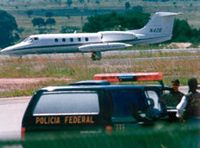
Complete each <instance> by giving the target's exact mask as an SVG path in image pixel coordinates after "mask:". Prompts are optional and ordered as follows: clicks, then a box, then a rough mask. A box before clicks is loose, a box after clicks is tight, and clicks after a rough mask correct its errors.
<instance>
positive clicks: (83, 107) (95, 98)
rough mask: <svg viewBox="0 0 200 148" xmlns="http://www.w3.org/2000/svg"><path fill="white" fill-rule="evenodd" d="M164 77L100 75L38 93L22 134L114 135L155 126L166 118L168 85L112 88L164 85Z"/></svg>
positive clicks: (128, 74)
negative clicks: (163, 103)
mask: <svg viewBox="0 0 200 148" xmlns="http://www.w3.org/2000/svg"><path fill="white" fill-rule="evenodd" d="M162 77H163V75H162V73H159V72H155V73H125V74H117V73H116V74H115V73H114V74H96V75H95V76H94V80H89V81H80V82H76V83H73V84H70V85H67V86H49V87H46V88H42V89H39V90H37V91H36V92H35V93H34V95H33V96H32V98H31V100H30V102H29V104H28V107H27V109H26V111H25V114H24V117H23V120H22V128H21V134H22V139H24V137H25V133H29V132H36V131H63V130H64V131H73V130H76V131H77V130H78V131H81V132H89V131H100V132H103V131H113V130H119V128H120V129H123V130H125V129H126V127H130V126H138V124H141V125H151V124H153V123H154V121H153V119H154V118H157V117H159V116H162V113H163V111H162V107H161V104H160V103H159V98H160V96H161V95H162V90H163V89H169V87H165V86H164V85H133V84H111V83H110V82H120V81H121V82H123V81H160V82H161V83H160V84H162Z"/></svg>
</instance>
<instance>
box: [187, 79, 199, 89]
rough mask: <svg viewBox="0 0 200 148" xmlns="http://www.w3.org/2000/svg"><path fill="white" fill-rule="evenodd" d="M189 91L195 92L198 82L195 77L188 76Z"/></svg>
mask: <svg viewBox="0 0 200 148" xmlns="http://www.w3.org/2000/svg"><path fill="white" fill-rule="evenodd" d="M188 86H189V92H196V89H197V87H198V82H197V79H196V78H190V79H189V80H188Z"/></svg>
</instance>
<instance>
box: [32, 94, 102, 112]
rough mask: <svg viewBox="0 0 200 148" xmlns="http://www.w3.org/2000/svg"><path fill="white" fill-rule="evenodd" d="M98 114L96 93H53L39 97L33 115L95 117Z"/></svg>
mask: <svg viewBox="0 0 200 148" xmlns="http://www.w3.org/2000/svg"><path fill="white" fill-rule="evenodd" d="M99 112H100V109H99V98H98V94H97V93H96V92H60V93H59V92H55V93H44V94H43V95H41V97H40V98H39V101H38V103H37V105H36V107H35V109H34V111H33V115H35V116H40V115H41V116H42V115H91V114H93V115H96V114H99Z"/></svg>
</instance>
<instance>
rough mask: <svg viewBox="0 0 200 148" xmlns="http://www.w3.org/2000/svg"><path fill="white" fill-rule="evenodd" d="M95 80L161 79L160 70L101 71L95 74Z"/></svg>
mask: <svg viewBox="0 0 200 148" xmlns="http://www.w3.org/2000/svg"><path fill="white" fill-rule="evenodd" d="M94 79H95V80H105V81H109V82H120V81H160V80H162V79H163V74H162V73H161V72H150V73H146V72H145V73H103V74H95V75H94Z"/></svg>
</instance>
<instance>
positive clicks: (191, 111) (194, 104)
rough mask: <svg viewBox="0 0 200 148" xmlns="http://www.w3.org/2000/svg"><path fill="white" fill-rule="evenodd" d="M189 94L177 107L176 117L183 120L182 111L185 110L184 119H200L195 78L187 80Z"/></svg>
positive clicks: (199, 102)
mask: <svg viewBox="0 0 200 148" xmlns="http://www.w3.org/2000/svg"><path fill="white" fill-rule="evenodd" d="M188 86H189V93H188V94H187V95H185V96H184V97H183V98H182V99H181V102H180V103H179V104H178V105H177V107H176V109H177V114H176V116H177V117H178V118H179V119H181V120H183V119H182V118H183V111H184V109H186V111H185V114H184V118H199V117H200V93H199V92H197V91H196V90H197V87H198V82H197V79H196V78H191V79H189V80H188ZM181 120H180V121H181Z"/></svg>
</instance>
